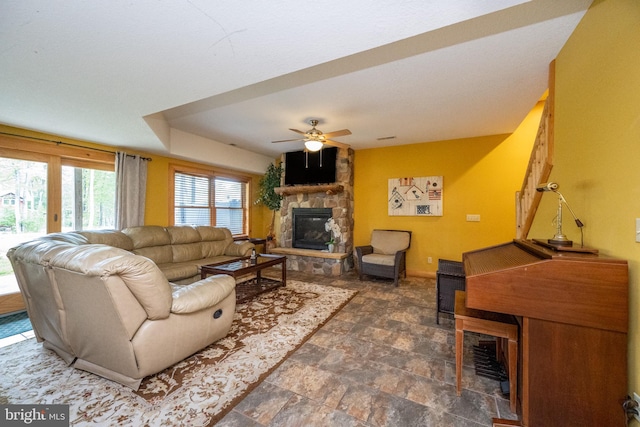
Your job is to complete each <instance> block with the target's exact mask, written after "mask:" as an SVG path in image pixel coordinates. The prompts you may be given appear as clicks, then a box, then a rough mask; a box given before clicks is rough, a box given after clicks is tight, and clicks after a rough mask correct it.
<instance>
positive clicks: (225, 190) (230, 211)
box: [174, 172, 249, 235]
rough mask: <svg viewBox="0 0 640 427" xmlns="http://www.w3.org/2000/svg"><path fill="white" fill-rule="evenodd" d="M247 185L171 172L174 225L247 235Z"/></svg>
mask: <svg viewBox="0 0 640 427" xmlns="http://www.w3.org/2000/svg"><path fill="white" fill-rule="evenodd" d="M247 191H248V182H247V181H243V180H241V179H235V178H227V177H225V178H221V177H216V176H213V175H211V176H209V175H200V174H190V173H184V172H175V173H174V224H175V225H214V226H216V227H225V228H228V229H229V230H231V234H233V235H247V234H248V229H249V227H248V222H249V221H248V218H249V204H248V197H247Z"/></svg>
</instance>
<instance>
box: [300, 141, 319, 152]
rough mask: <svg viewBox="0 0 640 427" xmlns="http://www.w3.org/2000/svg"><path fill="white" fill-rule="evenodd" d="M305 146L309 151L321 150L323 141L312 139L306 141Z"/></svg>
mask: <svg viewBox="0 0 640 427" xmlns="http://www.w3.org/2000/svg"><path fill="white" fill-rule="evenodd" d="M304 146H305V147H306V148H307V150H309V151H319V150H320V149H321V148H322V142H320V141H314V140H312V139H310V140H308V141H305V142H304Z"/></svg>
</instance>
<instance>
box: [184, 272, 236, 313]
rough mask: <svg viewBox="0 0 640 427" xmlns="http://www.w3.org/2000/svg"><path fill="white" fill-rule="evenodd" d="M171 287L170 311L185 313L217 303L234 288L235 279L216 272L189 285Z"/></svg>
mask: <svg viewBox="0 0 640 427" xmlns="http://www.w3.org/2000/svg"><path fill="white" fill-rule="evenodd" d="M172 287H173V292H172V295H173V303H172V304H171V312H172V313H175V314H185V313H194V312H196V311H200V310H203V309H205V308H209V307H213V306H215V305H217V304H218V303H220V301H222V300H224V299H225V298H227V297H228V296H229V294H231V293H232V292H233V291H234V290H235V288H236V281H235V279H234V278H233V277H231V276H227V275H225V274H218V275H214V276H209V277H207V278H206V279H203V280H200V281H198V282H195V283H191V284H190V285H172Z"/></svg>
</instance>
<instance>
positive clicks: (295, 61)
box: [0, 0, 591, 169]
mask: <svg viewBox="0 0 640 427" xmlns="http://www.w3.org/2000/svg"><path fill="white" fill-rule="evenodd" d="M590 4H591V0H564V1H561V2H558V1H555V0H532V1H522V0H486V1H482V0H438V1H435V0H431V1H427V0H416V1H400V0H367V1H364V0H357V1H354V0H351V1H344V0H328V1H317V0H316V1H313V2H312V1H300V0H278V1H275V0H274V1H269V2H266V1H261V2H260V1H235V2H210V1H204V0H174V1H158V0H136V1H134V2H132V1H123V0H113V1H106V0H104V1H99V0H96V1H80V0H65V1H42V0H39V1H35V0H23V1H12V2H3V3H2V5H1V6H0V75H1V77H2V78H1V79H0V123H3V124H6V125H11V126H17V127H22V128H26V129H32V130H37V131H42V132H47V133H51V134H55V135H60V136H63V137H70V138H77V139H82V140H87V141H92V142H98V143H104V144H108V145H112V146H116V147H128V148H132V149H133V148H137V149H141V150H144V151H149V152H152V153H153V152H155V153H161V154H167V155H177V156H179V157H186V158H193V159H195V160H198V161H206V162H211V163H216V162H223V163H225V162H226V163H227V164H233V161H232V160H233V157H235V158H237V157H238V155H239V154H247V155H251V154H252V153H257V156H258V157H261V156H263V157H264V158H265V159H267V160H268V159H271V158H274V157H276V156H278V155H279V154H280V153H282V152H285V151H292V150H298V149H301V148H302V143H301V142H289V143H280V144H272V143H271V142H270V141H272V140H280V139H289V138H295V137H296V134H295V133H293V132H291V131H289V130H288V128H297V129H300V130H303V131H304V130H307V129H309V128H310V125H309V124H308V122H309V120H310V119H312V118H315V119H319V121H320V124H319V125H318V128H319V129H321V130H322V131H324V132H330V131H334V130H339V129H343V128H348V129H350V130H351V131H352V133H353V134H352V135H350V136H345V137H340V138H336V139H337V140H339V141H341V142H345V143H347V144H350V145H351V146H352V147H353V148H354V149H355V150H359V149H365V148H372V147H379V146H388V145H397V144H411V143H418V142H428V141H436V140H448V139H454V138H462V137H473V136H481V135H489V134H501V133H509V132H512V131H513V130H515V128H516V127H517V126H518V124H519V123H520V122H521V121H522V119H523V118H524V117H525V116H526V114H527V113H528V112H529V110H530V109H531V108H532V107H533V106H534V105H535V103H536V101H537V100H538V99H539V98H540V97H541V96H542V94H543V93H544V91H545V89H546V88H547V79H548V67H549V63H550V62H551V61H552V60H553V59H554V58H555V57H556V55H557V54H558V52H559V51H560V49H561V47H562V46H563V45H564V43H565V42H566V40H567V39H568V37H569V35H570V34H571V32H572V31H573V30H574V29H575V27H576V25H577V24H578V22H579V20H580V19H581V18H582V16H583V15H584V13H585V12H586V9H587V8H588V7H589V5H590ZM152 128H153V129H152ZM185 135H187V136H196V137H194V138H185ZM387 137H395V138H394V139H384V140H379V138H387ZM229 145H231V146H235V148H233V149H232V150H231V151H229V150H228V149H225V147H224V146H229ZM247 151H248V152H251V153H246V152H247ZM203 152H208V153H211V152H213V153H220V158H219V159H217V160H216V159H209V158H206V159H203V158H199V156H198V153H203ZM194 153H195V154H194ZM213 157H215V156H213ZM225 157H231V158H227V159H225ZM234 166H235V167H236V168H238V169H242V166H238V165H234ZM256 168H258V169H259V168H260V167H259V166H252V167H247V169H256Z"/></svg>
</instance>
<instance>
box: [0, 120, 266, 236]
mask: <svg viewBox="0 0 640 427" xmlns="http://www.w3.org/2000/svg"><path fill="white" fill-rule="evenodd" d="M0 132H3V133H7V134H12V135H19V136H26V137H33V138H42V139H48V140H53V141H61V142H65V143H69V144H75V145H79V146H82V147H90V148H98V149H103V150H108V151H116V148H114V147H108V146H104V145H99V144H94V143H91V142H87V141H79V140H75V139H70V138H63V137H59V136H55V135H49V134H43V133H39V132H33V131H29V130H26V129H19V128H15V127H10V126H4V125H0ZM43 144H49V145H51V143H48V142H43ZM15 148H16V149H19V148H20V147H19V144H16V147H15ZM124 151H127V152H128V153H131V154H140V155H143V156H145V157H151V158H152V159H153V160H152V161H151V162H149V163H148V165H147V199H146V210H145V224H146V225H162V226H166V225H168V224H169V214H170V213H169V205H168V200H169V165H170V164H174V165H182V166H189V167H192V168H200V169H206V170H210V171H217V172H222V173H225V172H226V173H229V174H236V175H238V174H241V175H244V176H249V177H251V185H250V187H251V188H250V190H251V201H252V202H251V204H250V205H251V214H250V215H251V223H250V224H249V235H250V236H251V237H264V236H266V233H267V231H266V230H267V226H268V224H266V225H265V216H267V215H270V212H269V211H268V210H267V209H266V208H264V207H263V206H262V205H254V204H253V201H254V200H256V199H257V198H258V196H257V194H258V182H259V180H260V178H261V176H260V175H253V174H247V173H238V172H235V171H226V170H224V169H221V168H218V167H213V166H210V165H205V164H199V163H194V162H187V161H184V160H178V159H173V158H170V157H164V156H159V155H156V154H149V153H144V152H140V151H133V150H124ZM270 218H271V217H270V216H268V219H270Z"/></svg>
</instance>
